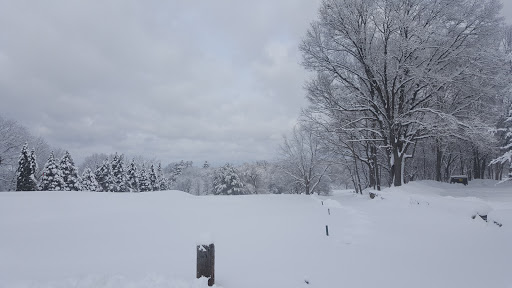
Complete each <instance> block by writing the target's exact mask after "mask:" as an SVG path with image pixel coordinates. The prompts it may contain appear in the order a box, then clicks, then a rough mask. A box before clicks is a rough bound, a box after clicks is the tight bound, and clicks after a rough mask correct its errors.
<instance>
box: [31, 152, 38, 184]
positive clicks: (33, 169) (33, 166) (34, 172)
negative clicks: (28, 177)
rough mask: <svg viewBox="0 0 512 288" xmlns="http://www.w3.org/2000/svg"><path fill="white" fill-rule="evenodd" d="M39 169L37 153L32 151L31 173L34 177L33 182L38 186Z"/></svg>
mask: <svg viewBox="0 0 512 288" xmlns="http://www.w3.org/2000/svg"><path fill="white" fill-rule="evenodd" d="M37 168H39V167H38V166H37V159H36V151H35V150H34V149H32V151H30V169H31V172H32V175H33V177H32V180H33V181H34V183H36V184H37V179H36V175H37ZM36 189H37V185H36Z"/></svg>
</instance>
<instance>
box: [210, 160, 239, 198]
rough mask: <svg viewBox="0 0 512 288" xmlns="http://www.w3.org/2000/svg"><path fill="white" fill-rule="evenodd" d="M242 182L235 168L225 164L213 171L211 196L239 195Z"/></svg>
mask: <svg viewBox="0 0 512 288" xmlns="http://www.w3.org/2000/svg"><path fill="white" fill-rule="evenodd" d="M243 187H244V185H243V182H242V180H241V179H240V176H239V175H238V172H237V171H236V169H235V167H233V166H231V165H230V164H226V165H224V166H222V167H220V168H219V169H217V170H216V171H215V174H214V176H213V194H215V195H241V194H242V193H243V189H242V188H243Z"/></svg>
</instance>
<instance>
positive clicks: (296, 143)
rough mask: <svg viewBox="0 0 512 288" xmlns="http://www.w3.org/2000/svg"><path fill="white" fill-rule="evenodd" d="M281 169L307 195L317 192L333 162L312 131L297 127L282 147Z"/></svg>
mask: <svg viewBox="0 0 512 288" xmlns="http://www.w3.org/2000/svg"><path fill="white" fill-rule="evenodd" d="M280 150H281V151H280V152H281V159H280V160H281V168H282V169H283V171H284V172H285V173H286V174H288V175H289V176H290V177H291V178H292V179H293V180H294V181H295V183H296V184H298V185H300V187H302V190H303V192H304V193H306V195H309V194H312V193H314V192H316V190H317V188H318V187H319V184H320V183H321V182H322V179H323V178H324V177H326V175H327V170H328V169H329V167H330V165H331V162H330V161H328V160H329V157H328V155H327V154H326V150H325V149H323V148H322V146H321V142H320V141H319V139H318V138H316V137H315V135H314V134H313V132H312V131H311V130H308V129H305V128H304V127H295V128H294V129H293V133H292V135H291V137H290V138H286V137H285V139H284V143H283V144H282V145H281V149H280Z"/></svg>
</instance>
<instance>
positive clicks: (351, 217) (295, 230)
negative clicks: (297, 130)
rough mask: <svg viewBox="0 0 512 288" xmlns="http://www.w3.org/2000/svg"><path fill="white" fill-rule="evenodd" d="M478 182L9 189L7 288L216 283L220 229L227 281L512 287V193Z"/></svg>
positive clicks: (4, 257) (2, 274) (255, 285)
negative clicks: (287, 190) (367, 192)
mask: <svg viewBox="0 0 512 288" xmlns="http://www.w3.org/2000/svg"><path fill="white" fill-rule="evenodd" d="M487 184H489V185H487ZM466 188H467V189H469V190H463V189H462V185H449V184H442V183H435V182H417V183H410V184H408V185H405V186H403V187H400V188H390V189H386V190H385V191H382V192H381V193H380V194H381V195H382V198H383V199H381V198H379V199H378V200H375V199H374V200H370V199H369V198H368V197H367V196H364V197H360V196H355V195H353V194H351V193H345V192H340V193H334V194H333V195H331V196H328V197H321V196H306V195H253V196H206V197H196V196H191V195H189V194H186V193H183V192H178V191H163V192H155V193H87V192H22V193H0V231H1V233H2V236H1V237H0V256H1V257H0V287H2V288H4V287H5V288H7V287H9V288H11V287H18V288H33V287H43V288H46V287H48V288H49V287H52V288H54V287H84V288H89V287H95V288H97V287H100V288H112V287H138V288H139V287H140V288H144V287H147V288H154V287H167V288H168V287H172V288H174V287H180V288H190V287H197V288H199V287H206V281H205V279H199V280H196V279H195V264H196V263H195V261H196V254H195V253H196V245H197V244H207V243H204V242H211V241H213V242H214V243H215V247H216V251H215V254H216V283H217V285H218V287H225V288H229V287H244V288H260V287H279V288H296V287H303V288H305V287H308V288H309V287H314V288H324V287H344V286H347V287H393V288H396V287H425V288H427V287H464V288H468V287H475V288H476V287H478V288H480V287H510V284H511V283H512V275H511V274H510V273H509V271H508V270H509V267H510V264H512V260H511V259H512V246H511V245H510V243H512V241H511V240H512V225H510V224H509V223H512V212H511V211H512V201H508V200H507V199H510V198H508V197H507V196H506V193H505V191H504V188H496V187H495V186H493V185H490V183H484V182H482V184H481V185H474V184H473V183H471V182H470V185H468V186H466ZM468 191H472V193H470V194H471V195H466V194H467V193H468ZM493 197H495V198H493ZM322 201H323V204H324V205H322ZM328 209H329V212H330V214H329V213H328ZM475 213H481V214H484V213H487V215H488V220H489V222H485V221H483V220H481V219H478V218H475V219H471V215H474V214H475ZM491 220H492V221H499V222H500V223H503V226H502V227H499V226H497V225H495V224H493V223H492V222H491ZM326 225H328V227H329V236H326V235H325V226H326ZM97 275H101V276H97ZM148 275H149V276H148ZM306 282H308V283H306ZM507 285H508V286H507Z"/></svg>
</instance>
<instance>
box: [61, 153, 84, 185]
mask: <svg viewBox="0 0 512 288" xmlns="http://www.w3.org/2000/svg"><path fill="white" fill-rule="evenodd" d="M59 168H60V171H61V172H62V179H63V180H64V183H65V186H64V190H66V191H80V190H82V187H80V177H78V170H77V169H76V166H75V162H74V161H73V158H71V155H70V154H69V152H68V151H66V153H65V154H64V157H62V159H61V160H60V164H59Z"/></svg>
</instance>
